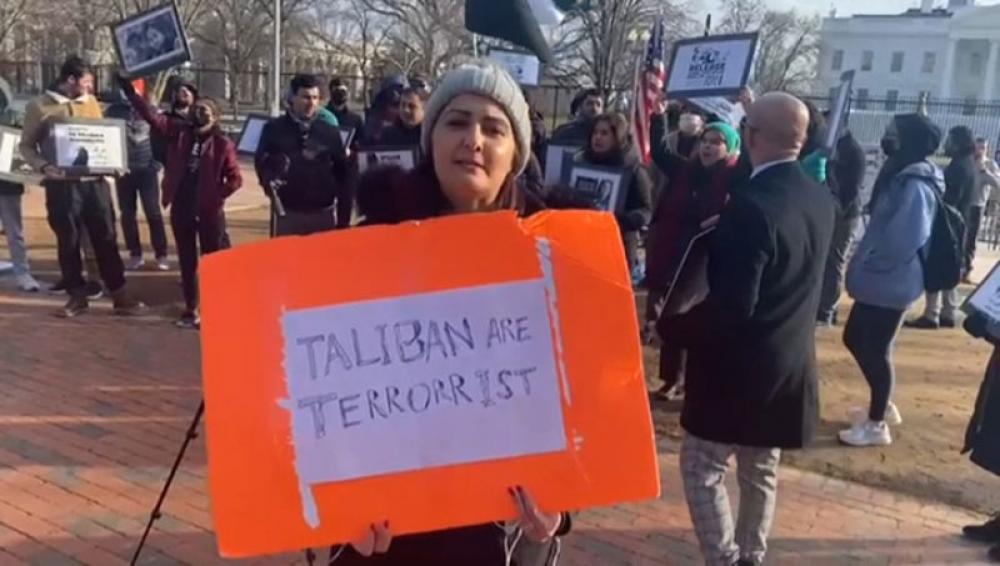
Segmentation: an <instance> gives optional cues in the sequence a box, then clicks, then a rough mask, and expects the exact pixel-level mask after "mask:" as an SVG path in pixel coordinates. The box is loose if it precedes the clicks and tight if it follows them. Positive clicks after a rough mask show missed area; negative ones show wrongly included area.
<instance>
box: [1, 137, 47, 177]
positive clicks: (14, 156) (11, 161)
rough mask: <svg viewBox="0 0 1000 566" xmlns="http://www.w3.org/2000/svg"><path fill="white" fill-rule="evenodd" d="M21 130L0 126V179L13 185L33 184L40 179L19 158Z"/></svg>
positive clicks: (25, 162) (26, 163) (21, 158)
mask: <svg viewBox="0 0 1000 566" xmlns="http://www.w3.org/2000/svg"><path fill="white" fill-rule="evenodd" d="M20 143H21V130H19V129H17V128H8V127H7V126H0V179H2V180H4V181H11V182H14V183H22V184H24V183H35V182H38V181H40V180H41V177H40V176H39V175H38V174H37V173H36V172H35V171H34V170H33V169H32V168H31V166H30V165H28V162H27V161H25V160H24V158H23V157H21V149H20V147H19V146H20Z"/></svg>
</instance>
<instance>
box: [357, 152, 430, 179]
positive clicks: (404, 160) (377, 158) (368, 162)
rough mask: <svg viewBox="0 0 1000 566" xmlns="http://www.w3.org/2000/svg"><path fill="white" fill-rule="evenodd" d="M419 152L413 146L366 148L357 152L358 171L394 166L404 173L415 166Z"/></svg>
mask: <svg viewBox="0 0 1000 566" xmlns="http://www.w3.org/2000/svg"><path fill="white" fill-rule="evenodd" d="M418 155H419V152H418V151H417V148H416V147H414V146H381V147H366V148H364V149H362V150H359V151H358V170H359V171H360V172H362V173H364V172H365V171H367V170H369V169H371V168H373V167H380V166H383V165H396V166H398V167H402V168H403V170H404V171H409V170H410V169H413V168H414V167H416V166H417V159H418Z"/></svg>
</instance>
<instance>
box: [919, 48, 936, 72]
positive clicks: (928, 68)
mask: <svg viewBox="0 0 1000 566" xmlns="http://www.w3.org/2000/svg"><path fill="white" fill-rule="evenodd" d="M935 63H937V53H934V52H933V51H925V52H924V64H923V65H921V66H920V72H922V73H927V74H930V73H933V72H934V64H935Z"/></svg>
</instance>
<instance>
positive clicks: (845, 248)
mask: <svg viewBox="0 0 1000 566" xmlns="http://www.w3.org/2000/svg"><path fill="white" fill-rule="evenodd" d="M860 222H861V217H860V216H847V217H844V216H841V215H838V216H837V223H836V224H835V225H834V229H833V239H832V240H831V241H830V253H829V254H827V256H826V270H825V271H824V272H823V290H822V291H821V292H820V299H819V312H818V313H817V315H816V318H817V320H820V321H823V322H829V323H832V322H833V321H834V317H835V316H836V314H837V307H838V306H839V305H840V298H841V295H842V293H843V288H844V274H845V273H846V271H847V262H848V260H849V259H850V253H851V244H853V243H854V235H855V234H856V233H857V230H858V224H859V223H860Z"/></svg>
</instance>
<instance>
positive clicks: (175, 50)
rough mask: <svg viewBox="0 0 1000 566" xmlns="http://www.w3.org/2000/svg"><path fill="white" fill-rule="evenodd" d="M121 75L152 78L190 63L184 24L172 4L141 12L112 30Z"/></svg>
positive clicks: (116, 25) (112, 27) (114, 26)
mask: <svg viewBox="0 0 1000 566" xmlns="http://www.w3.org/2000/svg"><path fill="white" fill-rule="evenodd" d="M111 37H112V40H113V43H114V46H115V50H116V51H117V52H118V60H119V62H120V63H121V67H122V71H123V72H124V73H125V74H126V75H127V76H129V77H142V76H149V75H152V74H154V73H156V72H159V71H162V70H164V69H169V68H171V67H174V66H176V65H179V64H181V63H184V62H187V61H190V60H191V51H190V49H189V47H188V41H187V36H186V35H185V33H184V24H183V23H182V22H181V17H180V13H178V11H177V5H176V4H174V3H173V2H170V3H167V4H163V5H160V6H157V7H155V8H151V9H149V10H146V11H144V12H140V13H138V14H136V15H134V16H132V17H130V18H126V19H125V20H122V21H120V22H118V23H116V24H114V25H113V26H111Z"/></svg>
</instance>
